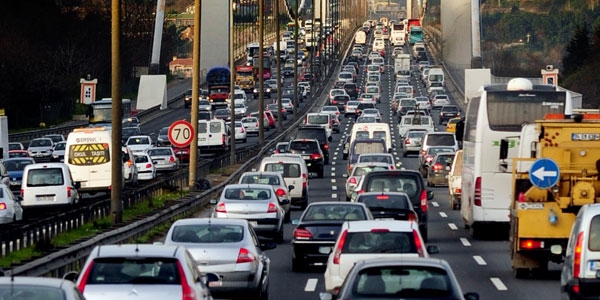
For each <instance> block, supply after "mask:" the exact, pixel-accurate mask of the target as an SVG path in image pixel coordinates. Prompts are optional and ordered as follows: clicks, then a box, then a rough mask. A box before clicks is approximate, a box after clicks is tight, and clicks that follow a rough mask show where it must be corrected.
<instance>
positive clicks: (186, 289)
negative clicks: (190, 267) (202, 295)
mask: <svg viewBox="0 0 600 300" xmlns="http://www.w3.org/2000/svg"><path fill="white" fill-rule="evenodd" d="M177 271H179V277H181V299H182V300H195V299H196V292H194V289H193V288H192V287H191V286H190V284H189V283H188V281H187V278H186V277H185V271H184V270H183V267H182V266H181V263H180V262H179V261H177Z"/></svg>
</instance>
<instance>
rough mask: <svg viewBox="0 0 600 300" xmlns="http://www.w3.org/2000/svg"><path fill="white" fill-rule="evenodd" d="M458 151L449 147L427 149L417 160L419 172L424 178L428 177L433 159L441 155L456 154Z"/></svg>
mask: <svg viewBox="0 0 600 300" xmlns="http://www.w3.org/2000/svg"><path fill="white" fill-rule="evenodd" d="M455 152H456V149H454V148H452V147H448V146H435V147H429V148H427V151H425V154H424V155H420V156H419V157H418V159H417V165H418V167H419V172H421V175H423V177H427V174H428V173H429V167H430V166H431V165H432V161H433V159H434V158H435V157H436V156H437V155H438V154H440V153H455Z"/></svg>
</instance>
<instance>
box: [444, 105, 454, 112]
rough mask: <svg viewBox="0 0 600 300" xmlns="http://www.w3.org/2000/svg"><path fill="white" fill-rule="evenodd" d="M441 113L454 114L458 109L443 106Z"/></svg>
mask: <svg viewBox="0 0 600 300" xmlns="http://www.w3.org/2000/svg"><path fill="white" fill-rule="evenodd" d="M442 111H451V112H456V111H458V107H456V106H444V107H442Z"/></svg>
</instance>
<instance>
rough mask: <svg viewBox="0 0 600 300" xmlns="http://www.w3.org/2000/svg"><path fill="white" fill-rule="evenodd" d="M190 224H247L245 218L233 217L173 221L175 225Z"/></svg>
mask: <svg viewBox="0 0 600 300" xmlns="http://www.w3.org/2000/svg"><path fill="white" fill-rule="evenodd" d="M192 224H227V225H240V226H247V225H248V221H247V220H246V219H235V218H186V219H179V220H177V221H175V223H173V225H172V226H175V225H192Z"/></svg>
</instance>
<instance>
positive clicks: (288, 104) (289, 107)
mask: <svg viewBox="0 0 600 300" xmlns="http://www.w3.org/2000/svg"><path fill="white" fill-rule="evenodd" d="M281 107H283V108H285V111H286V112H287V113H289V114H293V113H294V103H293V102H292V99H289V98H283V99H281Z"/></svg>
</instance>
